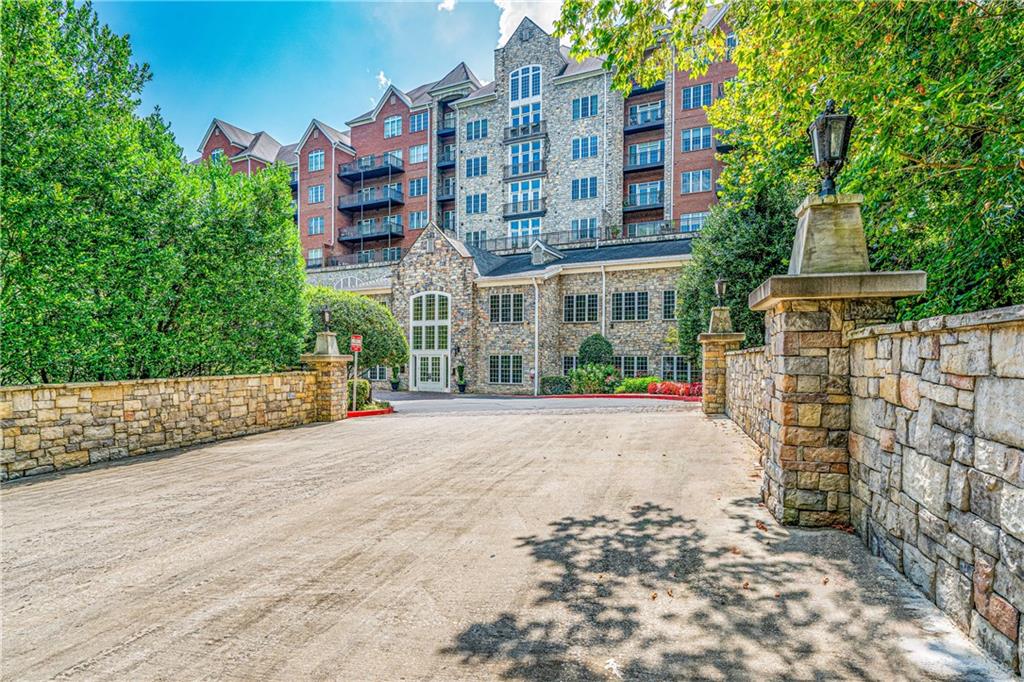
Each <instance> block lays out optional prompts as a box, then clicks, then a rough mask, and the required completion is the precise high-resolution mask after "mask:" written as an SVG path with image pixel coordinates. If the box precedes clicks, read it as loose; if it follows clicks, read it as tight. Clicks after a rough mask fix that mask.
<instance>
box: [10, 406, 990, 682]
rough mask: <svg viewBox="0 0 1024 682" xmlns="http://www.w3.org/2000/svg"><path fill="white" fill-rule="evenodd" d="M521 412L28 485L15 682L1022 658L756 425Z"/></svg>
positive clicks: (862, 669)
mask: <svg viewBox="0 0 1024 682" xmlns="http://www.w3.org/2000/svg"><path fill="white" fill-rule="evenodd" d="M504 402H505V401H501V402H495V403H491V404H490V405H491V409H489V410H480V412H482V413H478V414H474V413H473V412H466V413H461V414H448V415H446V414H443V413H440V412H437V411H434V412H429V413H424V414H414V413H412V412H411V411H410V412H405V411H404V410H403V412H402V413H401V414H399V415H393V416H386V417H368V418H363V419H357V420H351V421H349V422H342V423H336V424H329V425H320V426H311V427H305V428H299V429H292V430H288V431H279V432H276V433H270V434H263V435H260V436H254V437H250V438H244V439H238V440H233V441H227V442H223V443H220V444H216V445H212V446H207V447H202V448H197V449H193V450H189V451H185V452H178V453H173V454H170V455H164V456H151V457H145V458H139V459H137V460H134V461H132V462H130V463H127V464H124V465H119V466H107V467H101V468H94V469H89V470H83V471H79V472H76V473H72V474H68V475H64V476H61V477H54V476H49V477H38V478H35V479H29V480H27V481H25V482H21V483H14V484H11V485H7V486H4V487H3V489H2V490H0V504H2V510H3V518H2V531H3V555H2V570H3V575H2V578H3V583H2V584H3V641H2V647H3V648H2V652H0V653H2V666H3V668H2V676H3V678H4V679H10V680H36V679H49V678H62V679H63V678H77V679H90V680H92V679H117V680H125V679H131V680H150V679H173V680H184V679H199V678H202V679H233V680H257V679H288V680H299V679H311V678H312V679H345V680H370V679H373V680H399V679H406V680H410V679H435V680H452V679H474V680H489V679H497V678H504V679H514V680H516V679H521V680H534V679H560V680H561V679H568V680H574V679H580V680H582V679H588V680H589V679H613V680H614V679H620V678H621V679H627V680H639V679H645V680H661V679H669V678H675V679H737V680H747V679H755V678H756V679H780V678H786V679H835V678H843V679H868V680H895V679H914V680H918V679H957V680H960V679H994V678H996V677H998V676H999V675H1000V671H999V670H998V669H996V668H991V667H989V664H988V663H987V662H986V660H985V659H984V658H983V657H982V656H981V655H980V654H979V653H978V651H977V649H976V648H974V647H973V645H971V644H970V643H969V642H968V641H967V640H966V638H965V637H964V636H963V635H961V634H960V633H959V632H956V631H954V630H953V629H952V626H951V625H950V624H949V621H948V620H946V619H945V618H944V617H943V616H941V615H940V614H939V613H938V611H937V610H936V609H935V608H934V607H932V606H931V605H930V604H929V603H928V602H927V601H925V600H924V599H923V598H921V597H917V596H915V593H914V592H913V591H912V590H911V589H909V588H908V587H907V583H906V581H904V580H903V579H902V578H901V577H899V576H897V575H896V574H894V573H893V572H892V571H891V570H889V569H888V568H887V567H886V566H885V565H884V564H883V563H881V562H879V561H877V560H875V559H873V558H871V557H869V556H867V555H866V554H865V552H864V551H863V550H862V549H861V547H860V545H859V543H858V541H857V540H856V538H854V537H852V536H849V535H846V534H843V533H840V532H837V531H819V532H810V531H804V532H801V531H795V530H790V529H784V528H781V527H779V526H777V525H775V524H774V523H773V522H772V520H771V518H770V517H769V515H768V514H767V513H766V512H765V510H764V509H763V508H762V507H760V506H759V504H758V502H757V487H758V474H757V472H756V471H755V457H754V455H753V452H752V450H751V449H750V448H749V446H748V444H747V442H746V441H744V440H743V439H742V437H741V434H740V433H739V432H738V430H737V429H736V427H735V426H733V425H732V424H731V423H730V422H727V421H721V420H715V421H711V420H706V419H704V418H703V417H702V416H700V414H699V412H698V410H697V409H696V408H695V407H694V406H693V405H690V404H684V403H652V402H649V403H644V404H643V406H642V409H641V408H639V407H637V406H634V407H635V408H636V409H634V410H633V411H626V410H623V409H622V408H621V407H615V408H610V407H609V408H601V407H598V406H589V407H587V408H586V409H571V406H569V405H568V404H560V403H556V402H555V401H546V402H543V404H541V403H535V404H534V405H533V406H532V409H523V408H518V407H509V408H507V409H506V407H505V406H504ZM524 404H526V403H524ZM588 405H589V404H588Z"/></svg>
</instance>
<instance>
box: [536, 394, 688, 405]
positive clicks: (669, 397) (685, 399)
mask: <svg viewBox="0 0 1024 682" xmlns="http://www.w3.org/2000/svg"><path fill="white" fill-rule="evenodd" d="M529 397H531V398H647V399H648V400H681V401H683V402H688V403H699V402H700V400H701V397H700V396H699V395H659V394H657V393H578V394H573V393H562V394H559V395H538V396H529Z"/></svg>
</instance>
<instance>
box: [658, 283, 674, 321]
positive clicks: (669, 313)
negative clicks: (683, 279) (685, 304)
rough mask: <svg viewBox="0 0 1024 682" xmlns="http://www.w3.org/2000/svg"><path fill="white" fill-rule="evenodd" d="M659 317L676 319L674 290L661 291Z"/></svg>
mask: <svg viewBox="0 0 1024 682" xmlns="http://www.w3.org/2000/svg"><path fill="white" fill-rule="evenodd" d="M661 319H663V320H674V319H676V290H675V289H665V290H664V291H662V292H661Z"/></svg>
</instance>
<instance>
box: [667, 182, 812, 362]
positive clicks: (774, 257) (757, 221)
mask: <svg viewBox="0 0 1024 682" xmlns="http://www.w3.org/2000/svg"><path fill="white" fill-rule="evenodd" d="M796 204H797V195H796V193H795V192H794V191H793V190H787V188H786V187H785V186H784V185H777V186H774V187H765V188H762V189H761V190H760V191H758V192H757V194H755V195H754V196H753V197H751V198H750V201H747V202H738V201H728V202H722V203H719V204H716V205H715V206H712V207H711V213H710V215H709V216H708V218H707V222H706V223H705V224H704V228H703V229H702V230H701V236H700V239H695V240H693V260H691V261H690V263H689V264H688V265H687V266H686V267H684V268H683V272H682V274H681V275H680V277H679V296H678V298H679V301H680V302H681V304H682V305H680V306H679V311H678V316H679V347H680V352H681V353H682V354H683V355H686V356H689V357H692V358H699V357H700V354H701V353H700V344H698V343H697V335H698V334H701V333H702V332H706V331H707V330H708V320H709V319H710V318H711V307H712V306H715V305H718V298H717V297H716V296H715V280H716V279H718V278H719V277H724V278H725V280H726V288H725V297H724V298H723V300H722V304H723V305H727V306H728V307H729V314H730V317H731V319H732V322H733V328H734V329H735V330H736V331H738V332H744V333H745V334H746V335H747V338H746V340H745V341H744V345H745V346H759V345H761V344H762V343H764V315H763V314H762V313H755V312H753V311H752V310H750V308H748V307H747V295H748V294H749V293H750V292H751V291H753V290H754V289H755V288H756V287H757V286H758V285H759V284H761V282H763V281H764V280H766V279H768V278H769V277H771V276H772V275H777V274H780V273H784V272H786V269H787V268H788V267H789V256H790V252H791V250H792V247H793V235H794V233H795V232H796V221H794V220H793V209H794V208H796Z"/></svg>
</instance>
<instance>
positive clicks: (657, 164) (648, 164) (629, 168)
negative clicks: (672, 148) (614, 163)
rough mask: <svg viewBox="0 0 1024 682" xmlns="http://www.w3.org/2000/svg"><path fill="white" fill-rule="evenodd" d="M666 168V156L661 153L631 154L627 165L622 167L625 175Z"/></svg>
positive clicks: (659, 151)
mask: <svg viewBox="0 0 1024 682" xmlns="http://www.w3.org/2000/svg"><path fill="white" fill-rule="evenodd" d="M664 167H665V154H664V153H663V152H662V151H661V150H658V151H654V152H640V153H639V154H630V155H629V157H628V158H627V159H626V163H625V164H623V166H622V172H623V173H635V172H637V171H644V170H651V169H655V168H664Z"/></svg>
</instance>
